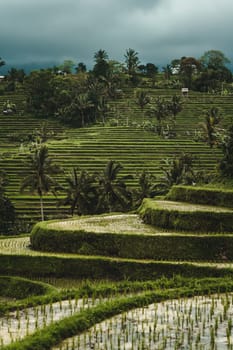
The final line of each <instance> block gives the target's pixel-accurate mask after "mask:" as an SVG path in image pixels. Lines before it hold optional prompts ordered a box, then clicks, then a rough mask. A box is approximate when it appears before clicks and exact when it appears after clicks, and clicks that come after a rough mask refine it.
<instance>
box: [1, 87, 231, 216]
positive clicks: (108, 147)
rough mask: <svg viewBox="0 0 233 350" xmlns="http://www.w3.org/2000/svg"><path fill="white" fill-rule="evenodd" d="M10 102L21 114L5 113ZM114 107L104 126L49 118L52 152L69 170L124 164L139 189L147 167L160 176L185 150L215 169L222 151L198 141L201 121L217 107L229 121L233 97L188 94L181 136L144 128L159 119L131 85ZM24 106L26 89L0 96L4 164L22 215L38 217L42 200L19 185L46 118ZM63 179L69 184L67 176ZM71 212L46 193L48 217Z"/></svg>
mask: <svg viewBox="0 0 233 350" xmlns="http://www.w3.org/2000/svg"><path fill="white" fill-rule="evenodd" d="M146 91H148V94H149V95H150V96H151V97H152V98H153V99H155V98H156V97H158V96H161V97H164V98H170V97H171V96H172V95H174V94H177V95H179V94H180V91H176V90H164V89H152V88H146ZM6 100H10V101H11V102H14V103H15V104H16V106H17V114H16V115H11V116H8V115H4V114H3V113H2V110H3V103H4V102H5V101H6ZM110 105H111V112H110V113H109V115H108V118H107V120H106V123H105V125H104V126H103V125H101V123H99V124H96V125H93V126H88V127H84V128H69V127H64V126H62V125H61V124H59V122H57V121H56V120H48V125H49V128H51V130H53V131H54V133H55V135H54V137H53V138H51V139H49V140H48V142H47V145H48V147H49V154H50V157H51V158H52V159H53V160H54V161H55V162H56V163H57V164H59V165H60V166H62V167H63V169H64V170H65V172H68V171H69V170H71V168H72V167H78V168H80V169H85V170H88V171H90V172H94V171H99V170H101V169H103V168H104V166H105V165H106V163H107V161H108V160H110V159H112V160H116V161H119V162H121V163H122V165H123V167H124V170H123V172H122V174H131V175H133V176H134V179H133V180H130V183H129V185H130V186H134V187H135V186H137V179H138V176H137V175H138V174H139V173H140V172H142V170H148V171H149V172H150V173H152V174H154V175H156V177H157V178H159V177H160V176H161V174H162V172H161V161H163V160H165V159H168V158H171V157H173V156H174V155H176V154H180V153H181V152H188V153H190V154H192V156H193V157H194V164H195V169H196V170H204V171H206V173H208V172H210V171H213V170H215V168H216V160H217V159H219V157H220V154H221V153H220V150H219V149H216V148H213V149H211V148H210V147H209V146H207V145H206V144H205V143H203V142H197V141H195V140H194V138H195V133H196V131H198V130H200V125H199V123H200V122H202V121H203V119H204V116H203V111H204V110H206V109H208V108H210V107H212V106H213V105H214V106H217V107H218V108H219V109H220V111H221V114H222V116H223V117H224V119H223V121H224V124H227V122H228V120H229V119H230V116H231V111H232V108H233V101H232V97H231V96H220V95H211V94H201V93H194V92H191V93H190V94H189V96H188V97H186V98H183V110H182V112H181V113H179V114H178V115H177V117H176V126H175V132H176V137H175V138H171V139H169V138H162V137H159V136H158V135H157V133H155V132H154V131H151V130H147V128H146V127H143V122H146V121H148V120H150V122H151V124H156V122H155V121H154V120H152V119H149V117H148V116H146V109H148V107H146V108H145V111H141V110H140V108H139V107H138V106H137V104H136V103H135V91H134V90H133V89H129V88H127V89H126V90H125V91H124V92H123V95H122V96H121V98H119V99H116V100H112V101H110ZM24 107H25V96H24V93H23V92H22V91H19V92H17V93H14V94H8V95H3V96H0V141H1V148H0V166H1V169H4V170H5V171H6V172H7V174H8V175H9V180H10V181H9V186H8V187H7V194H8V195H9V197H10V198H11V199H12V201H13V202H14V204H15V207H16V211H17V213H18V215H19V217H20V218H23V219H25V220H26V221H27V219H31V218H32V220H33V221H35V220H37V219H38V217H39V210H38V208H39V200H38V199H37V197H36V196H32V195H30V194H28V195H27V193H24V194H23V195H22V194H19V188H20V183H21V181H22V179H23V178H24V177H25V175H26V174H27V172H28V169H27V167H26V166H25V159H26V157H27V154H28V145H30V142H29V141H28V142H27V135H29V136H30V134H31V133H32V131H33V130H35V129H36V128H39V126H40V124H41V122H42V121H43V120H42V119H37V118H35V117H33V116H30V115H28V114H26V113H25V112H24ZM116 120H117V124H115V123H116ZM25 139H26V141H25ZM58 179H59V181H60V182H61V183H64V175H62V176H60V178H58ZM67 212H68V209H67V208H62V207H60V208H57V206H56V199H55V198H54V196H52V195H48V196H46V197H45V215H46V218H52V217H54V216H55V217H56V216H61V215H63V214H65V213H67Z"/></svg>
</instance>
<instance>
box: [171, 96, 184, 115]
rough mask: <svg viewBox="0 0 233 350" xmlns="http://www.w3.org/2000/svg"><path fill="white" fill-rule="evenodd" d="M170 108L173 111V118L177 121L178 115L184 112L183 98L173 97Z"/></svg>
mask: <svg viewBox="0 0 233 350" xmlns="http://www.w3.org/2000/svg"><path fill="white" fill-rule="evenodd" d="M168 108H169V110H170V111H171V113H172V115H173V118H174V119H175V118H176V116H177V114H178V113H179V112H181V111H182V101H181V97H180V96H177V95H173V96H172V99H171V101H169V103H168Z"/></svg>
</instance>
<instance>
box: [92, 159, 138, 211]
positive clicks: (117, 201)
mask: <svg viewBox="0 0 233 350" xmlns="http://www.w3.org/2000/svg"><path fill="white" fill-rule="evenodd" d="M122 169H123V166H122V165H121V164H120V163H118V162H115V161H113V160H110V161H109V162H108V163H107V165H106V167H105V169H104V170H103V172H102V173H100V174H99V192H100V195H99V205H98V206H99V207H100V208H102V207H103V208H106V207H107V208H108V211H109V212H111V211H113V210H114V209H118V208H119V206H120V207H121V208H122V209H126V208H127V207H129V206H130V204H131V193H130V192H129V191H128V189H127V187H126V184H125V182H124V181H125V180H127V179H130V178H132V176H129V175H128V176H124V177H121V178H119V173H120V172H121V170H122Z"/></svg>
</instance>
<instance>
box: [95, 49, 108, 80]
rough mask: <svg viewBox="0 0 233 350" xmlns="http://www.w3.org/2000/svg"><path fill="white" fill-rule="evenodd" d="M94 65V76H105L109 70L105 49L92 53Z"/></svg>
mask: <svg viewBox="0 0 233 350" xmlns="http://www.w3.org/2000/svg"><path fill="white" fill-rule="evenodd" d="M94 59H95V65H94V68H93V73H94V75H95V76H96V77H100V76H103V77H106V76H107V75H108V72H109V63H108V54H107V52H106V51H105V50H99V51H97V52H96V53H95V55H94Z"/></svg>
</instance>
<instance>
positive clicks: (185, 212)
mask: <svg viewBox="0 0 233 350" xmlns="http://www.w3.org/2000/svg"><path fill="white" fill-rule="evenodd" d="M139 214H140V216H141V218H142V219H143V221H144V222H145V223H147V224H151V225H155V226H158V227H162V228H165V229H175V230H186V231H195V232H206V233H207V232H216V233H219V232H233V210H232V209H228V208H224V207H217V206H209V205H201V204H190V203H184V202H175V201H167V200H154V199H150V198H146V199H144V200H143V203H142V205H141V207H140V208H139Z"/></svg>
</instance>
